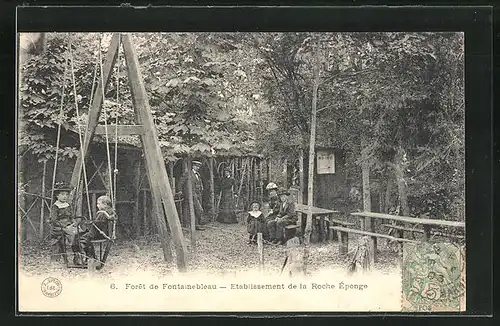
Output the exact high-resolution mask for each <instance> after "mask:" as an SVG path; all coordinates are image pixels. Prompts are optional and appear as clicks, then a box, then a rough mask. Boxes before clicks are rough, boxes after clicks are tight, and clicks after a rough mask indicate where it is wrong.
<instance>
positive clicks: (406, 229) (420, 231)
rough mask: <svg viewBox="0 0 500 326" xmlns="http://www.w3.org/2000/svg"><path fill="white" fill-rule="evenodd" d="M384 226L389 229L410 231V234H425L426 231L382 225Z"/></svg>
mask: <svg viewBox="0 0 500 326" xmlns="http://www.w3.org/2000/svg"><path fill="white" fill-rule="evenodd" d="M382 226H383V227H386V228H388V229H395V230H402V231H408V232H418V233H424V230H422V229H414V228H408V227H405V226H400V225H392V224H382Z"/></svg>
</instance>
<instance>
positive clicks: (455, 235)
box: [382, 224, 465, 239]
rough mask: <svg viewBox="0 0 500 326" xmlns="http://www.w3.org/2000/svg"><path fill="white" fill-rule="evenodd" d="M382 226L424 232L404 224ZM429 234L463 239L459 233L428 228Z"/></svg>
mask: <svg viewBox="0 0 500 326" xmlns="http://www.w3.org/2000/svg"><path fill="white" fill-rule="evenodd" d="M382 226H383V227H386V228H388V229H394V230H400V231H407V232H411V233H421V234H424V232H425V231H424V230H423V229H418V228H410V227H405V226H401V225H392V224H382ZM429 234H430V235H431V236H439V237H445V238H454V239H465V237H464V236H463V235H460V234H452V233H446V232H441V231H437V230H430V231H429Z"/></svg>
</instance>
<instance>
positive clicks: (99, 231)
mask: <svg viewBox="0 0 500 326" xmlns="http://www.w3.org/2000/svg"><path fill="white" fill-rule="evenodd" d="M97 209H98V212H97V214H96V215H95V216H94V218H93V219H92V222H91V224H90V226H89V228H88V231H87V232H86V233H85V234H83V235H82V236H81V237H80V239H81V240H80V241H81V243H82V246H83V249H84V251H85V254H86V255H87V256H88V257H91V258H94V259H95V258H96V256H95V251H94V246H93V245H92V243H91V241H92V240H102V239H111V240H114V239H115V221H116V214H115V212H114V210H113V208H112V204H111V199H110V198H109V197H108V196H101V197H99V198H97Z"/></svg>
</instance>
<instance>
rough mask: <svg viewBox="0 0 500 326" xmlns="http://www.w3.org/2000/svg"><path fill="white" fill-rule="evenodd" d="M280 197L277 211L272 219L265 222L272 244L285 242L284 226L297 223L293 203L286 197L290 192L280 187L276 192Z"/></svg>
mask: <svg viewBox="0 0 500 326" xmlns="http://www.w3.org/2000/svg"><path fill="white" fill-rule="evenodd" d="M278 196H279V197H280V199H281V203H280V206H279V211H278V214H277V216H276V218H275V219H274V220H270V221H268V222H267V229H268V231H269V238H270V240H271V242H272V243H274V244H278V243H281V244H285V233H284V228H285V226H287V225H291V224H295V223H297V214H296V212H295V204H294V203H293V202H292V201H290V200H289V199H288V196H290V192H288V190H286V189H281V190H280V191H279V192H278Z"/></svg>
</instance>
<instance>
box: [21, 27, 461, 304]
mask: <svg viewBox="0 0 500 326" xmlns="http://www.w3.org/2000/svg"><path fill="white" fill-rule="evenodd" d="M464 60H465V59H464V34H463V33H461V32H363V33H361V32H359V33H355V32H335V33H334V32H321V33H313V32H265V33H264V32H262V33H257V32H238V33H236V32H224V33H223V32H189V33H188V32H182V33H181V32H147V33H146V32H136V33H117V32H116V33H110V32H102V33H99V32H92V33H83V32H82V33H73V32H72V33H69V32H64V33H63V32H52V33H49V32H45V33H18V75H17V77H18V78H17V80H18V103H17V104H18V105H17V118H18V120H17V153H18V157H17V158H18V166H17V177H18V191H17V205H18V244H17V248H18V299H19V311H20V312H130V311H135V312H408V311H409V312H422V311H425V312H433V311H448V312H457V311H465V309H466V306H465V264H466V261H465V257H466V254H465V253H466V244H465V192H464V189H465V127H464V117H465V97H464Z"/></svg>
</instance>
